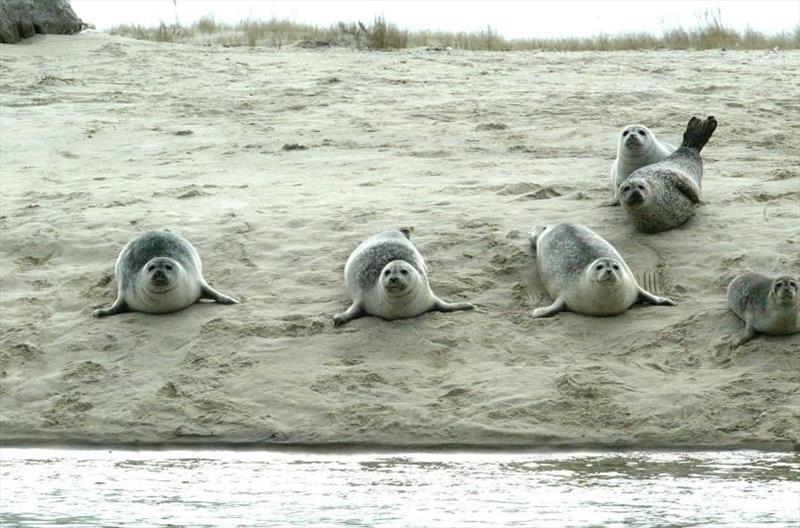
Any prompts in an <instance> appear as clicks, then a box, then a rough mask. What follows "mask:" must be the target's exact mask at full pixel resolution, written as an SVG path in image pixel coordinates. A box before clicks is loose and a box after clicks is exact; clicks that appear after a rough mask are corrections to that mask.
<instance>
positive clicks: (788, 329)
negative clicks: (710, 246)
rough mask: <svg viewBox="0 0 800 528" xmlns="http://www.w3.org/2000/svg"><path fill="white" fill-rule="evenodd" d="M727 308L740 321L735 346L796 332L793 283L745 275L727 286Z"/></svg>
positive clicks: (788, 279) (798, 307)
mask: <svg viewBox="0 0 800 528" xmlns="http://www.w3.org/2000/svg"><path fill="white" fill-rule="evenodd" d="M728 306H729V307H730V309H731V310H732V311H733V313H735V314H736V315H737V316H739V318H740V319H742V320H743V321H744V324H745V326H744V333H743V334H742V336H741V337H740V338H739V340H738V341H737V342H736V344H735V346H737V347H738V346H740V345H743V344H744V343H746V342H748V341H750V340H751V339H753V338H754V337H755V336H756V335H757V334H759V333H761V334H767V335H789V334H794V333H797V332H800V321H798V318H797V316H798V313H800V304H798V286H797V280H796V279H794V278H793V277H789V276H786V275H782V276H780V277H769V276H767V275H762V274H761V273H754V272H752V271H749V272H747V273H742V274H741V275H739V276H737V277H736V278H734V279H733V280H732V281H731V283H730V284H729V285H728Z"/></svg>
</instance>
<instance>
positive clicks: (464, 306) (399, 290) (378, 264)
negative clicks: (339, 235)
mask: <svg viewBox="0 0 800 528" xmlns="http://www.w3.org/2000/svg"><path fill="white" fill-rule="evenodd" d="M409 238H410V231H409V230H408V229H394V230H391V231H384V232H383V233H378V234H377V235H373V236H371V237H369V238H368V239H366V240H365V241H363V242H362V243H361V244H360V245H359V246H358V247H357V248H356V249H355V251H353V253H352V254H351V255H350V258H348V259H347V264H346V265H345V267H344V283H345V288H346V289H347V294H348V295H349V296H350V298H351V299H352V301H353V304H352V305H351V306H350V308H348V309H347V311H346V312H344V313H340V314H336V315H335V316H334V317H333V324H334V325H335V326H339V325H343V324H344V323H347V322H348V321H352V320H353V319H356V318H358V317H362V316H364V315H367V314H369V315H375V316H377V317H381V318H383V319H388V320H392V319H403V318H407V317H415V316H417V315H419V314H422V313H425V312H429V311H432V310H437V311H440V312H454V311H456V310H472V309H473V308H475V306H474V305H473V304H470V303H468V302H457V303H447V302H444V301H443V300H441V299H439V298H438V297H436V295H434V294H433V292H432V291H431V287H430V285H429V284H428V270H427V267H426V266H425V261H424V260H423V259H422V255H420V253H419V251H417V248H415V247H414V245H413V244H412V243H411V241H410V240H409Z"/></svg>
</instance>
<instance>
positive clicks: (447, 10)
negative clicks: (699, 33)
mask: <svg viewBox="0 0 800 528" xmlns="http://www.w3.org/2000/svg"><path fill="white" fill-rule="evenodd" d="M72 7H73V8H74V9H75V11H76V13H77V14H78V16H80V17H81V18H83V19H84V20H85V21H88V22H92V23H94V24H95V25H96V26H97V29H100V30H103V29H108V28H110V27H111V26H114V25H117V24H123V23H133V24H141V25H155V24H158V23H159V22H160V21H162V20H163V21H164V22H166V23H172V22H174V21H175V20H176V17H177V19H178V20H179V21H180V22H181V23H182V24H191V23H192V22H194V21H195V20H197V19H198V18H200V17H201V16H203V15H208V14H211V15H213V16H214V18H215V19H216V20H217V21H218V22H238V21H240V20H242V19H245V18H247V17H253V18H260V19H269V18H271V17H272V16H276V17H278V18H289V19H291V20H294V21H297V22H307V23H311V24H315V25H319V26H329V25H331V24H333V23H336V22H339V21H345V22H353V21H356V20H360V21H363V22H368V21H371V20H372V19H373V18H374V17H375V16H377V15H383V16H385V17H386V19H387V20H388V21H389V22H393V23H395V24H397V25H399V26H400V27H402V28H405V29H412V30H414V29H439V30H445V31H473V30H479V29H483V28H485V27H486V26H487V25H489V24H490V25H491V26H492V27H493V28H494V29H496V30H497V31H498V32H499V33H500V34H501V35H503V36H504V37H507V38H524V37H557V36H587V35H596V34H598V33H606V34H616V33H624V32H631V31H647V32H651V33H659V32H660V31H661V30H663V29H668V28H672V27H676V26H683V27H684V28H690V27H693V26H695V25H697V24H698V23H699V22H700V21H701V20H702V17H703V13H704V12H705V11H708V10H716V9H720V11H721V13H722V21H723V23H724V24H725V25H726V26H729V27H731V28H733V29H738V30H743V29H745V28H746V27H748V26H749V27H751V28H753V29H755V30H758V31H761V32H764V33H777V32H780V31H785V30H791V29H793V28H794V27H795V26H796V25H798V24H800V1H798V0H777V1H764V0H762V1H758V0H756V1H730V0H729V1H675V0H672V1H644V0H638V1H633V0H629V1H605V2H601V1H596V0H592V1H578V0H573V1H566V2H552V1H527V2H526V1H494V2H486V1H425V2H423V1H412V0H405V1H385V0H377V1H332V0H328V1H318V0H314V1H312V0H305V1H298V0H294V1H267V0H263V1H253V0H250V1H244V0H242V1H239V0H236V1H220V0H217V1H212V0H177V7H176V6H175V5H173V2H172V0H114V1H109V0H72Z"/></svg>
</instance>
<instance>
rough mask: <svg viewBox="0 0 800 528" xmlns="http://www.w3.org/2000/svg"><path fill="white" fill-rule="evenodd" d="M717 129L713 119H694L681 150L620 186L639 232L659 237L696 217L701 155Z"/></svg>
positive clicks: (638, 172) (700, 176) (620, 196)
mask: <svg viewBox="0 0 800 528" xmlns="http://www.w3.org/2000/svg"><path fill="white" fill-rule="evenodd" d="M716 128H717V120H716V119H714V117H713V116H709V117H708V118H707V119H704V120H702V121H701V120H700V119H697V118H696V117H692V119H690V120H689V124H688V125H687V127H686V132H684V133H683V143H681V146H680V148H678V150H676V151H675V152H673V153H672V154H671V155H669V156H668V157H667V158H666V159H664V160H663V161H660V162H658V163H654V164H652V165H647V166H646V167H642V168H641V169H638V170H636V171H634V172H633V173H632V174H631V175H630V176H629V177H628V180H627V181H626V182H625V183H623V184H622V185H621V186H620V188H619V193H618V195H619V198H620V202H621V203H622V207H623V208H624V209H625V212H626V213H628V215H630V217H631V219H632V220H633V223H634V225H635V226H636V228H637V229H639V230H640V231H644V232H645V233H658V232H660V231H666V230H668V229H673V228H676V227H678V226H679V225H682V224H684V223H685V222H686V221H687V220H689V219H690V218H691V217H692V216H694V213H695V205H696V204H698V203H700V181H701V178H702V176H703V160H702V159H701V158H700V151H701V150H702V149H703V147H704V146H705V144H706V142H708V140H709V138H710V137H711V134H713V133H714V130H715V129H716Z"/></svg>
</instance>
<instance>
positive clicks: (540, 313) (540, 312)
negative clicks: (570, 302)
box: [533, 297, 567, 317]
mask: <svg viewBox="0 0 800 528" xmlns="http://www.w3.org/2000/svg"><path fill="white" fill-rule="evenodd" d="M566 309H567V303H566V302H565V301H564V299H562V298H560V297H559V298H558V299H556V300H555V302H554V303H553V304H551V305H550V306H545V307H543V308H537V309H535V310H534V311H533V317H550V316H551V315H555V314H557V313H558V312H563V311H564V310H566Z"/></svg>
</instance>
